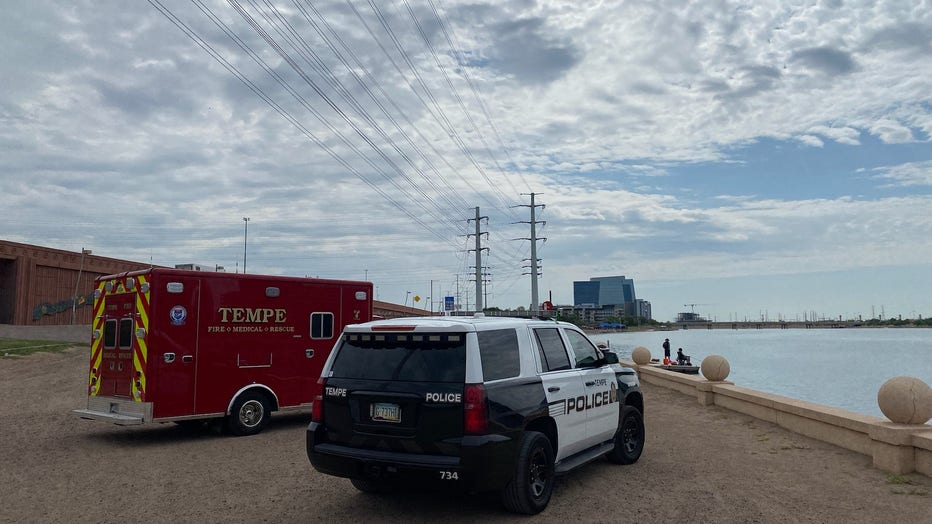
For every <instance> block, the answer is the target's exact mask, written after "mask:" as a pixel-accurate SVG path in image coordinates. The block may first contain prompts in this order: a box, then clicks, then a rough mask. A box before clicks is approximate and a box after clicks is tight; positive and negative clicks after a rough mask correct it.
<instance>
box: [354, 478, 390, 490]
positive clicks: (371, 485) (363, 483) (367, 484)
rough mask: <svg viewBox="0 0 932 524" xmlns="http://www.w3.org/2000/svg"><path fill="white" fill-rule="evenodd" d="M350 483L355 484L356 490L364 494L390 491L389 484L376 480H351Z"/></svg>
mask: <svg viewBox="0 0 932 524" xmlns="http://www.w3.org/2000/svg"><path fill="white" fill-rule="evenodd" d="M350 482H352V483H353V487H354V488H356V489H358V490H359V491H362V492H363V493H386V492H388V491H389V486H388V485H387V484H385V483H384V482H379V481H376V480H364V479H350Z"/></svg>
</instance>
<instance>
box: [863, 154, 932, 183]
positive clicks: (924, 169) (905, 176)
mask: <svg viewBox="0 0 932 524" xmlns="http://www.w3.org/2000/svg"><path fill="white" fill-rule="evenodd" d="M874 172H875V173H878V174H877V175H876V176H877V178H880V179H884V180H890V181H891V182H890V184H891V185H895V186H926V187H932V160H929V161H925V162H908V163H906V164H900V165H897V166H887V167H878V168H875V169H874Z"/></svg>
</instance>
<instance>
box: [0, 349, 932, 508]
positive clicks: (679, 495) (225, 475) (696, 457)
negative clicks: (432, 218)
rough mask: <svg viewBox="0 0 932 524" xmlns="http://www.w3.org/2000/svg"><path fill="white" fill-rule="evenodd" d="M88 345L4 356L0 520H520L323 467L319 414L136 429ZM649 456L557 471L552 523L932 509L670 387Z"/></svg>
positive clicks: (652, 417)
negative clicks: (235, 426)
mask: <svg viewBox="0 0 932 524" xmlns="http://www.w3.org/2000/svg"><path fill="white" fill-rule="evenodd" d="M86 352H87V349H86V348H84V349H81V348H75V349H71V350H68V351H66V352H63V353H56V354H36V355H32V356H28V357H23V358H17V359H11V358H5V359H0V473H2V474H0V522H68V523H71V522H128V521H132V522H173V523H177V522H227V523H228V522H284V523H287V522H308V521H327V522H404V523H411V522H436V521H443V522H447V523H449V522H477V521H482V522H511V521H518V520H525V519H526V518H527V517H521V516H516V515H512V514H509V513H507V512H506V511H505V510H504V509H503V508H502V507H501V505H500V504H499V502H498V499H497V497H495V496H460V495H448V494H440V495H437V494H425V493H409V494H391V495H379V496H375V495H367V494H363V493H359V492H357V491H356V490H355V489H354V488H353V487H352V485H351V484H350V483H349V481H347V480H344V479H337V478H333V477H328V476H325V475H321V474H319V473H317V472H315V471H314V470H313V469H312V468H311V466H310V464H309V463H308V461H307V457H306V455H305V451H304V430H305V427H306V426H307V422H308V415H304V414H302V415H282V416H273V418H272V422H271V424H270V425H269V427H268V428H267V429H266V430H265V431H264V432H263V433H261V434H259V435H256V436H253V437H240V438H236V437H229V436H223V435H218V434H215V433H212V432H210V431H207V430H184V429H182V428H180V427H177V426H175V425H174V424H155V425H150V426H142V427H139V426H137V427H132V428H124V427H117V426H112V425H109V424H106V423H103V422H96V421H89V420H81V419H78V418H75V417H73V416H71V415H70V411H71V410H72V409H75V408H83V407H85V398H84V391H85V383H84V381H85V369H86V358H87V355H86ZM644 392H645V399H646V409H645V410H646V416H645V419H646V425H647V445H646V447H645V450H644V454H643V456H642V457H641V460H640V462H638V463H637V464H634V465H631V466H616V465H613V464H611V463H609V462H608V461H602V460H600V461H596V462H594V463H592V464H590V465H588V466H586V467H584V468H582V469H580V470H577V471H575V472H573V473H571V474H570V475H568V476H565V477H562V478H560V479H559V480H558V483H557V486H556V489H555V490H554V494H553V499H552V501H551V503H550V506H549V507H548V508H547V509H546V510H545V511H544V512H543V513H541V514H540V515H538V516H537V517H533V520H535V521H539V522H569V521H575V522H622V521H624V522H648V523H649V522H735V523H738V522H740V523H748V522H781V523H784V522H845V523H850V522H870V523H876V522H917V523H918V522H929V521H930V518H932V517H930V516H932V479H929V478H928V477H925V476H923V475H917V474H912V475H906V476H902V477H900V478H893V477H890V476H888V475H887V474H885V473H883V472H881V471H878V470H875V469H873V468H872V467H871V461H870V458H868V457H866V456H862V455H859V454H857V453H853V452H850V451H847V450H844V449H841V448H838V447H835V446H832V445H828V444H824V443H821V442H819V441H816V440H812V439H809V438H806V437H802V436H799V435H796V434H794V433H790V432H787V431H785V430H783V429H781V428H779V427H776V426H774V425H772V424H769V423H766V422H763V421H759V420H757V419H753V418H751V417H747V416H745V415H741V414H738V413H734V412H730V411H727V410H723V409H720V408H716V407H702V406H700V405H699V404H698V403H697V402H696V401H695V399H693V398H690V397H687V396H685V395H682V394H679V393H676V392H673V391H670V390H666V389H663V388H660V387H657V386H652V385H649V384H648V385H645V386H644Z"/></svg>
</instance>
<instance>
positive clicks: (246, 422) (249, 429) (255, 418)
mask: <svg viewBox="0 0 932 524" xmlns="http://www.w3.org/2000/svg"><path fill="white" fill-rule="evenodd" d="M270 416H271V409H270V408H269V400H268V397H266V396H265V395H263V394H262V393H259V392H258V391H247V392H245V393H243V394H242V395H240V396H239V397H237V398H236V402H234V403H233V409H232V410H230V415H229V416H227V429H229V430H230V433H232V434H234V435H237V436H244V435H255V434H256V433H259V432H260V431H262V428H264V427H265V425H266V424H268V422H269V417H270Z"/></svg>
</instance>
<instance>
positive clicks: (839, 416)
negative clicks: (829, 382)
mask: <svg viewBox="0 0 932 524" xmlns="http://www.w3.org/2000/svg"><path fill="white" fill-rule="evenodd" d="M623 363H624V364H625V365H626V366H630V367H632V368H634V369H636V370H638V375H639V376H640V377H641V380H642V381H644V382H647V383H648V384H655V385H658V386H661V387H665V388H668V389H673V390H676V391H679V392H680V393H683V394H686V395H690V396H695V397H696V399H697V400H698V402H699V404H701V405H703V406H710V405H716V406H720V407H723V408H725V409H730V410H732V411H737V412H739V413H743V414H745V415H749V416H752V417H754V418H758V419H761V420H766V421H768V422H772V423H774V424H776V425H778V426H781V427H783V428H786V429H788V430H790V431H792V432H794V433H799V434H800V435H805V436H807V437H811V438H814V439H816V440H821V441H823V442H828V443H830V444H834V445H836V446H840V447H842V448H845V449H848V450H851V451H855V452H857V453H861V454H862V455H867V456H869V457H872V458H873V461H874V466H875V467H877V468H878V469H881V470H884V471H889V472H891V473H897V474H903V473H911V472H913V471H916V472H919V473H922V474H924V475H928V476H930V477H932V426H930V425H928V424H922V425H908V424H894V423H892V422H889V421H887V420H885V419H882V418H879V417H872V416H869V415H862V414H860V413H855V412H853V411H848V410H844V409H838V408H832V407H828V406H823V405H821V404H815V403H812V402H804V401H802V400H795V399H792V398H788V397H783V396H780V395H773V394H770V393H763V392H760V391H755V390H753V389H747V388H742V387H738V386H736V385H734V384H733V383H731V382H727V381H721V382H710V381H708V380H706V379H705V378H704V377H702V376H701V375H685V374H683V373H676V372H674V371H667V370H665V369H660V368H659V367H656V366H650V365H645V366H638V365H637V364H635V363H634V362H629V361H624V362H623Z"/></svg>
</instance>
